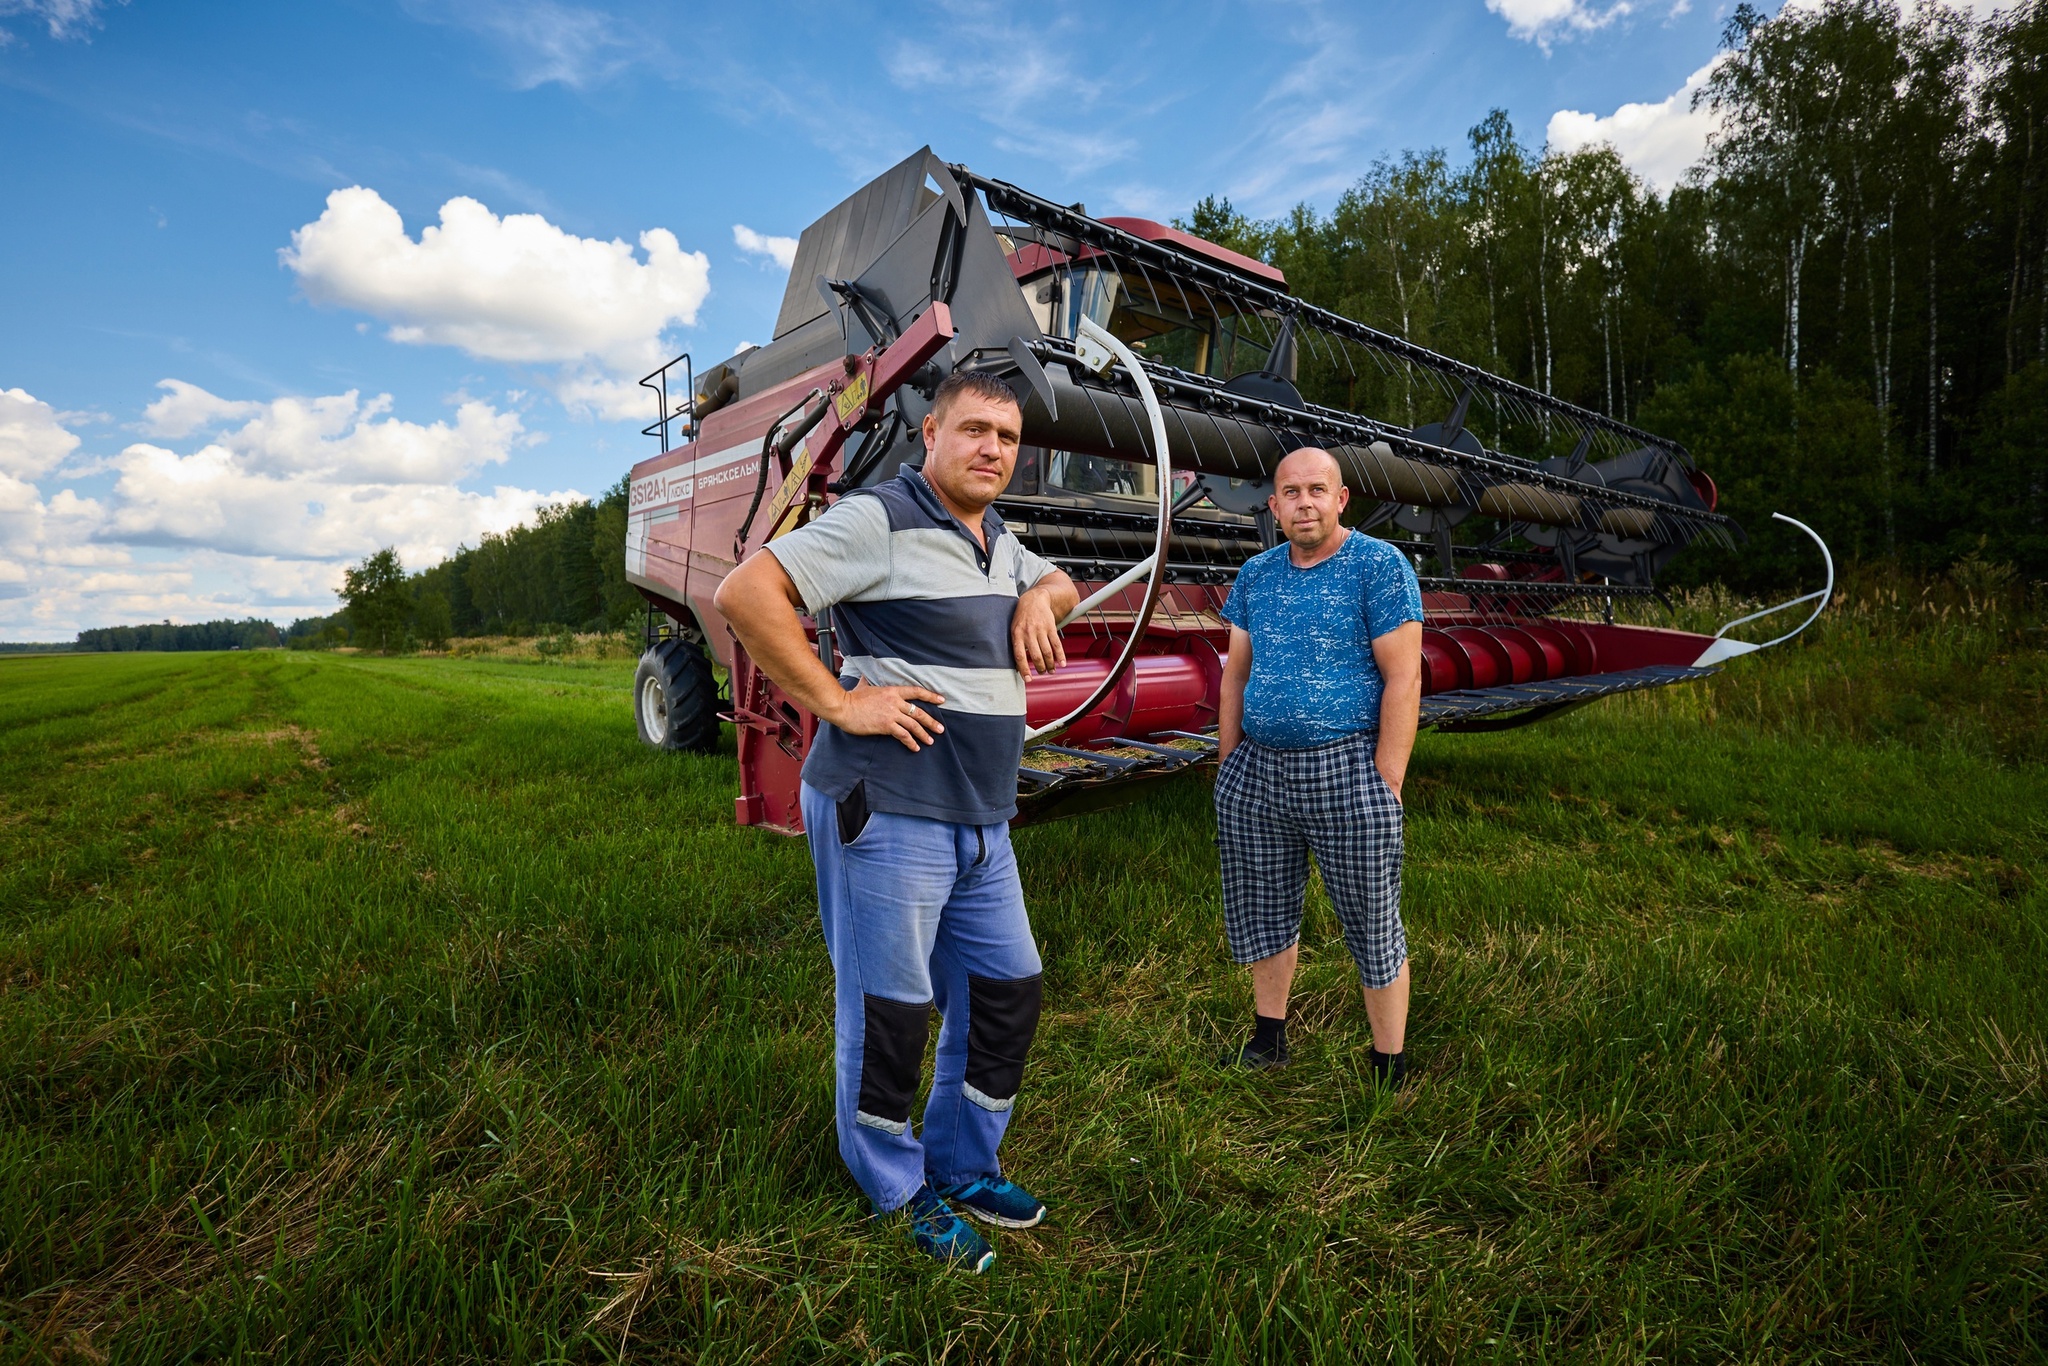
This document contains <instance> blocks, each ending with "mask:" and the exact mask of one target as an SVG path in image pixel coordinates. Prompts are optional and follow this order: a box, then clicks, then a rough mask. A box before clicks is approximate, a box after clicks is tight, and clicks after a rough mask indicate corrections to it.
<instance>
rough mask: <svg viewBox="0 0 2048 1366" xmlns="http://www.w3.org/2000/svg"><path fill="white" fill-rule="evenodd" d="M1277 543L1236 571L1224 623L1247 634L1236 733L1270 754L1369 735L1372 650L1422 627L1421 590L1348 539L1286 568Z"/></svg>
mask: <svg viewBox="0 0 2048 1366" xmlns="http://www.w3.org/2000/svg"><path fill="white" fill-rule="evenodd" d="M1288 551H1289V548H1288V546H1286V545H1285V544H1281V545H1277V546H1274V547H1273V548H1272V549H1271V550H1268V551H1265V552H1264V553H1262V554H1259V555H1254V556H1253V557H1252V558H1251V559H1250V560H1247V561H1246V562H1245V566H1244V568H1242V569H1240V570H1238V572H1237V583H1236V584H1235V586H1233V587H1232V588H1231V590H1230V598H1229V600H1228V601H1226V602H1225V603H1224V604H1223V617H1224V620H1226V621H1228V622H1229V623H1230V624H1231V625H1233V626H1238V627H1242V628H1243V629H1244V630H1246V631H1248V632H1250V633H1251V638H1252V675H1251V681H1250V682H1249V683H1247V684H1246V685H1245V690H1244V733H1245V734H1246V735H1248V736H1250V737H1251V738H1252V739H1253V740H1255V741H1257V742H1258V743H1259V744H1262V745H1265V746H1267V747H1269V748H1272V749H1308V748H1310V747H1312V746H1315V745H1327V744H1329V743H1331V742H1332V741H1335V740H1342V739H1343V738H1344V737H1346V736H1348V735H1356V734H1358V733H1359V732H1361V731H1368V730H1378V729H1379V725H1380V694H1381V692H1382V691H1383V690H1384V686H1385V685H1384V683H1383V682H1382V680H1381V679H1380V669H1379V665H1378V664H1376V663H1374V662H1373V657H1372V643H1373V641H1374V640H1375V639H1377V638H1378V637H1380V636H1383V635H1385V634H1386V633H1387V632H1389V631H1392V630H1394V629H1396V628H1397V627H1399V626H1400V625H1402V624H1403V623H1404V622H1410V621H1421V620H1422V589H1421V586H1420V585H1419V584H1417V583H1416V582H1415V571H1414V570H1413V569H1411V568H1410V567H1409V565H1408V561H1407V560H1406V559H1405V558H1404V557H1403V556H1402V554H1401V552H1400V551H1398V550H1396V549H1395V548H1394V547H1393V546H1390V545H1388V544H1387V543H1386V542H1385V541H1382V540H1380V539H1379V538H1378V537H1376V536H1368V535H1366V534H1365V533H1364V532H1362V531H1348V532H1346V533H1345V535H1344V544H1343V545H1341V546H1339V547H1338V548H1337V553H1336V554H1334V555H1332V556H1330V558H1329V559H1327V560H1324V561H1323V562H1322V563H1321V564H1318V565H1315V566H1314V567H1313V568H1309V569H1299V568H1296V567H1295V564H1294V562H1293V560H1291V559H1290V558H1289V557H1288Z"/></svg>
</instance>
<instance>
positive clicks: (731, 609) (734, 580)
mask: <svg viewBox="0 0 2048 1366" xmlns="http://www.w3.org/2000/svg"><path fill="white" fill-rule="evenodd" d="M778 568H779V567H778ZM766 569H767V566H760V567H758V568H757V567H756V566H755V565H753V564H752V563H748V564H743V565H741V566H740V567H739V568H738V569H736V570H734V571H733V573H732V574H731V576H730V577H728V578H727V579H726V582H725V583H724V584H723V585H721V586H720V588H719V593H718V600H717V605H718V608H719V610H720V611H722V612H724V613H725V619H726V621H727V622H728V623H729V624H730V625H731V626H732V631H733V634H734V635H736V636H738V637H739V641H740V644H741V645H743V646H745V647H746V650H747V655H748V657H749V658H751V659H752V660H753V661H754V665H755V667H757V668H758V669H760V670H761V672H762V673H765V674H767V675H768V677H770V678H771V679H773V680H775V685H776V686H777V687H779V688H781V689H782V690H783V691H784V692H786V693H788V694H789V695H790V697H792V698H793V699H795V701H796V702H797V704H798V705H800V706H802V707H804V708H805V709H807V710H809V711H810V712H812V713H813V714H815V715H817V716H818V717H820V718H822V719H823V720H826V721H832V720H834V719H835V718H836V717H837V716H838V715H839V711H840V708H841V707H843V706H844V705H845V701H846V690H845V689H844V688H842V687H840V686H839V680H838V679H837V678H836V677H834V676H833V673H832V671H831V670H830V669H828V668H826V667H825V665H824V664H823V663H822V662H820V660H819V659H818V655H817V651H816V650H815V649H814V648H813V647H812V645H811V640H810V637H809V636H808V635H807V634H805V632H804V623H803V618H801V617H800V616H798V615H797V609H796V608H795V606H794V605H792V604H791V603H790V601H789V599H788V598H787V597H786V596H785V594H784V592H783V591H782V589H781V585H780V583H778V582H777V580H779V579H782V578H783V577H784V576H782V575H780V574H779V573H778V574H772V575H771V574H769V573H766V572H764V571H765V570H766Z"/></svg>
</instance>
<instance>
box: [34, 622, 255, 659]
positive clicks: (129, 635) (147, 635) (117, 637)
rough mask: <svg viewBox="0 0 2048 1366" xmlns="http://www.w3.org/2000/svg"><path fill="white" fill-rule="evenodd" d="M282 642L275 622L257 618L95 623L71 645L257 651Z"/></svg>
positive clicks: (113, 648)
mask: <svg viewBox="0 0 2048 1366" xmlns="http://www.w3.org/2000/svg"><path fill="white" fill-rule="evenodd" d="M283 643H284V635H283V633H282V632H280V631H279V630H278V629H277V627H276V625H275V624H273V623H271V622H268V621H264V620H263V619H261V618H260V617H250V618H248V619H247V620H245V621H229V620H221V621H201V622H193V623H191V624H189V625H183V626H179V625H173V624H172V623H170V622H168V621H162V622H156V623H154V624H152V625H148V626H99V627H94V628H93V629H91V630H86V631H80V632H79V633H78V642H77V643H76V644H75V645H73V646H72V647H71V648H72V649H73V650H79V651H127V650H261V649H267V648H272V647H275V646H278V645H282V644H283Z"/></svg>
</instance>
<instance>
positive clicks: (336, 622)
mask: <svg viewBox="0 0 2048 1366" xmlns="http://www.w3.org/2000/svg"><path fill="white" fill-rule="evenodd" d="M284 643H285V648H286V649H288V650H331V649H334V648H335V647H336V646H338V645H346V644H348V610H347V609H346V608H343V609H342V610H341V611H339V612H336V613H334V614H333V615H332V616H325V617H300V618H298V619H297V620H296V621H294V622H292V624H291V625H290V626H287V627H285V630H284Z"/></svg>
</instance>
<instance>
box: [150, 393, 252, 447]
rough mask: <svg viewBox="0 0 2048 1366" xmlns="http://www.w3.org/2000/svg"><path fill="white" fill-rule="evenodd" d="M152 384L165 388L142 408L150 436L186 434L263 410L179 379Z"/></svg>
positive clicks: (179, 435) (250, 403)
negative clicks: (154, 399)
mask: <svg viewBox="0 0 2048 1366" xmlns="http://www.w3.org/2000/svg"><path fill="white" fill-rule="evenodd" d="M156 387H157V388H159V389H162V390H164V391H165V392H164V396H163V397H162V398H160V399H157V400H156V401H155V402H154V403H151V404H150V405H149V406H148V407H147V408H144V409H143V410H142V430H143V431H144V432H145V433H147V434H148V435H150V436H165V437H172V438H177V437H181V436H190V435H192V433H194V432H197V431H204V430H205V429H207V428H209V427H214V426H218V425H219V424H220V423H222V422H224V421H228V420H231V419H233V418H238V417H248V416H250V415H252V414H254V413H257V412H260V411H262V409H263V405H262V404H260V403H255V402H248V401H242V402H236V401H231V400H229V399H224V398H216V397H214V396H213V395H212V394H209V393H207V392H206V390H204V389H202V388H200V387H199V386H198V385H196V384H187V383H186V382H185V381H184V380H182V379H160V380H158V381H157V382H156Z"/></svg>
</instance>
